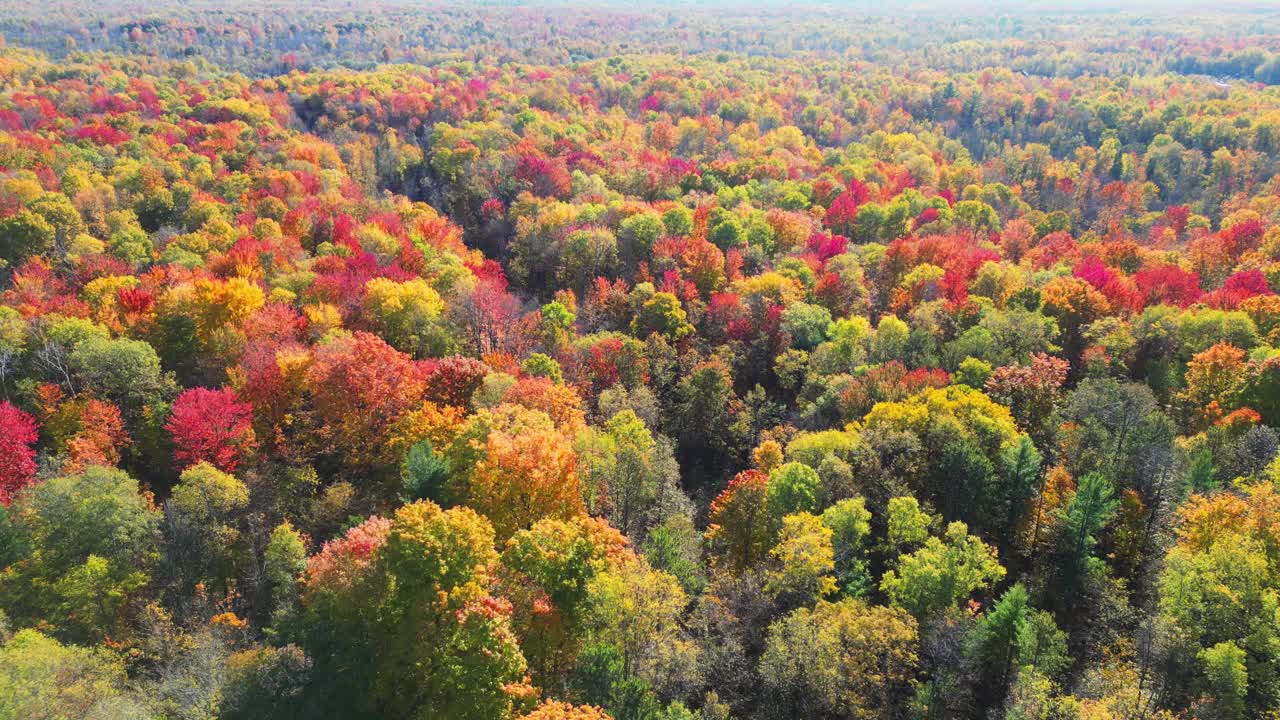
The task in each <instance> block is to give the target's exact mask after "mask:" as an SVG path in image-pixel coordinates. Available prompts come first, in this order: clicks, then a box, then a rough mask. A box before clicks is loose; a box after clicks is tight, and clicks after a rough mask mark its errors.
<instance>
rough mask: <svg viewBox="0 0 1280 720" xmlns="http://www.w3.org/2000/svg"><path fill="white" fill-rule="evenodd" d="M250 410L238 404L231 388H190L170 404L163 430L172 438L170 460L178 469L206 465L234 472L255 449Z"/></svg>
mask: <svg viewBox="0 0 1280 720" xmlns="http://www.w3.org/2000/svg"><path fill="white" fill-rule="evenodd" d="M252 417H253V406H252V405H250V404H248V403H244V402H240V401H239V399H238V398H237V397H236V393H235V391H234V390H232V389H231V388H222V389H221V390H209V389H208V388H191V389H190V390H186V391H184V392H183V393H182V394H181V395H179V396H178V398H177V399H176V400H174V402H173V414H172V415H170V416H169V422H167V423H165V426H164V427H165V430H168V431H169V434H170V435H171V436H172V437H173V444H174V450H173V456H174V459H175V460H176V461H177V462H178V466H179V467H180V468H185V467H188V466H191V465H195V464H196V463H199V462H208V463H211V464H213V465H215V466H217V467H218V468H219V469H220V470H223V471H225V472H235V469H236V468H237V467H238V466H239V465H240V463H241V462H242V461H243V460H244V459H245V458H246V457H247V456H248V455H249V454H251V453H252V452H253V451H254V449H255V448H256V447H257V440H256V438H255V437H254V434H253V425H252Z"/></svg>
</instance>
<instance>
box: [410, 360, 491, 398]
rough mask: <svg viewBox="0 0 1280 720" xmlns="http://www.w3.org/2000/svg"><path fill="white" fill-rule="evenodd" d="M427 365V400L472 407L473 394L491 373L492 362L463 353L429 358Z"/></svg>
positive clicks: (425, 365)
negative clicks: (487, 363) (440, 358)
mask: <svg viewBox="0 0 1280 720" xmlns="http://www.w3.org/2000/svg"><path fill="white" fill-rule="evenodd" d="M423 366H424V368H425V369H426V378H425V397H426V399H427V400H430V401H432V402H436V403H440V404H442V405H452V406H454V407H460V408H465V407H470V406H471V394H472V393H474V392H475V391H476V388H478V387H480V383H481V382H482V381H483V380H484V377H485V376H486V375H488V374H489V366H488V365H485V364H484V363H482V362H480V361H479V360H476V359H475V358H469V357H462V356H455V357H447V358H444V359H442V360H427V361H425V362H424V363H423Z"/></svg>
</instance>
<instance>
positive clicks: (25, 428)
mask: <svg viewBox="0 0 1280 720" xmlns="http://www.w3.org/2000/svg"><path fill="white" fill-rule="evenodd" d="M35 441H36V419H35V418H33V417H31V416H30V415H28V414H27V413H25V412H23V411H21V410H19V409H18V408H16V407H14V406H13V405H12V404H11V403H9V402H8V401H3V402H0V505H4V506H6V507H8V505H9V503H10V502H12V500H13V496H14V495H15V494H17V492H18V491H19V490H21V489H22V488H24V487H26V486H27V485H30V484H31V481H32V480H34V479H35V477H36V451H35V450H34V449H33V448H32V447H31V446H32V445H33V444H34V443H35Z"/></svg>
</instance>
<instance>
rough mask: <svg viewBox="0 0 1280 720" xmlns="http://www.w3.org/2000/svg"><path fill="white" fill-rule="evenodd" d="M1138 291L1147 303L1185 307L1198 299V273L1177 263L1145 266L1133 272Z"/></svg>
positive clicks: (1199, 292)
mask: <svg viewBox="0 0 1280 720" xmlns="http://www.w3.org/2000/svg"><path fill="white" fill-rule="evenodd" d="M1133 281H1134V283H1136V284H1137V286H1138V292H1139V293H1140V294H1141V296H1142V298H1143V299H1144V300H1145V301H1146V303H1147V304H1148V305H1159V304H1162V303H1163V304H1168V305H1178V306H1180V307H1186V306H1188V305H1190V304H1192V303H1194V302H1196V301H1198V300H1199V299H1200V295H1201V291H1200V274H1199V273H1197V272H1194V271H1188V270H1183V269H1182V268H1180V267H1178V266H1177V265H1155V266H1150V267H1145V268H1143V269H1141V270H1139V271H1138V272H1136V273H1134V274H1133Z"/></svg>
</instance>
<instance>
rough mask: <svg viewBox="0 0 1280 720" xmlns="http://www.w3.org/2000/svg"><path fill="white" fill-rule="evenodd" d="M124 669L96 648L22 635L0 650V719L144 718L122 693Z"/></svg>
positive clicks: (33, 633)
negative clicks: (63, 643)
mask: <svg viewBox="0 0 1280 720" xmlns="http://www.w3.org/2000/svg"><path fill="white" fill-rule="evenodd" d="M126 682H127V678H126V676H125V668H124V663H123V662H121V661H120V660H119V659H118V658H116V657H114V656H113V655H112V654H111V653H110V652H108V651H106V650H103V649H97V648H83V647H77V646H75V645H62V644H60V643H59V642H58V641H57V640H54V639H53V638H50V637H48V636H45V635H42V634H40V633H39V632H37V631H35V630H22V631H20V632H18V633H17V634H16V635H14V636H13V637H12V638H10V639H9V641H8V642H6V643H4V644H3V645H2V646H0V717H2V718H14V719H15V720H17V718H32V719H33V720H34V719H35V718H41V719H47V720H74V719H76V718H108V717H111V718H115V717H119V718H125V717H139V718H140V717H146V713H145V711H144V710H143V708H142V707H141V704H140V703H137V702H135V701H134V700H132V699H131V698H130V697H129V696H128V694H127V693H126V690H125V688H126Z"/></svg>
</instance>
